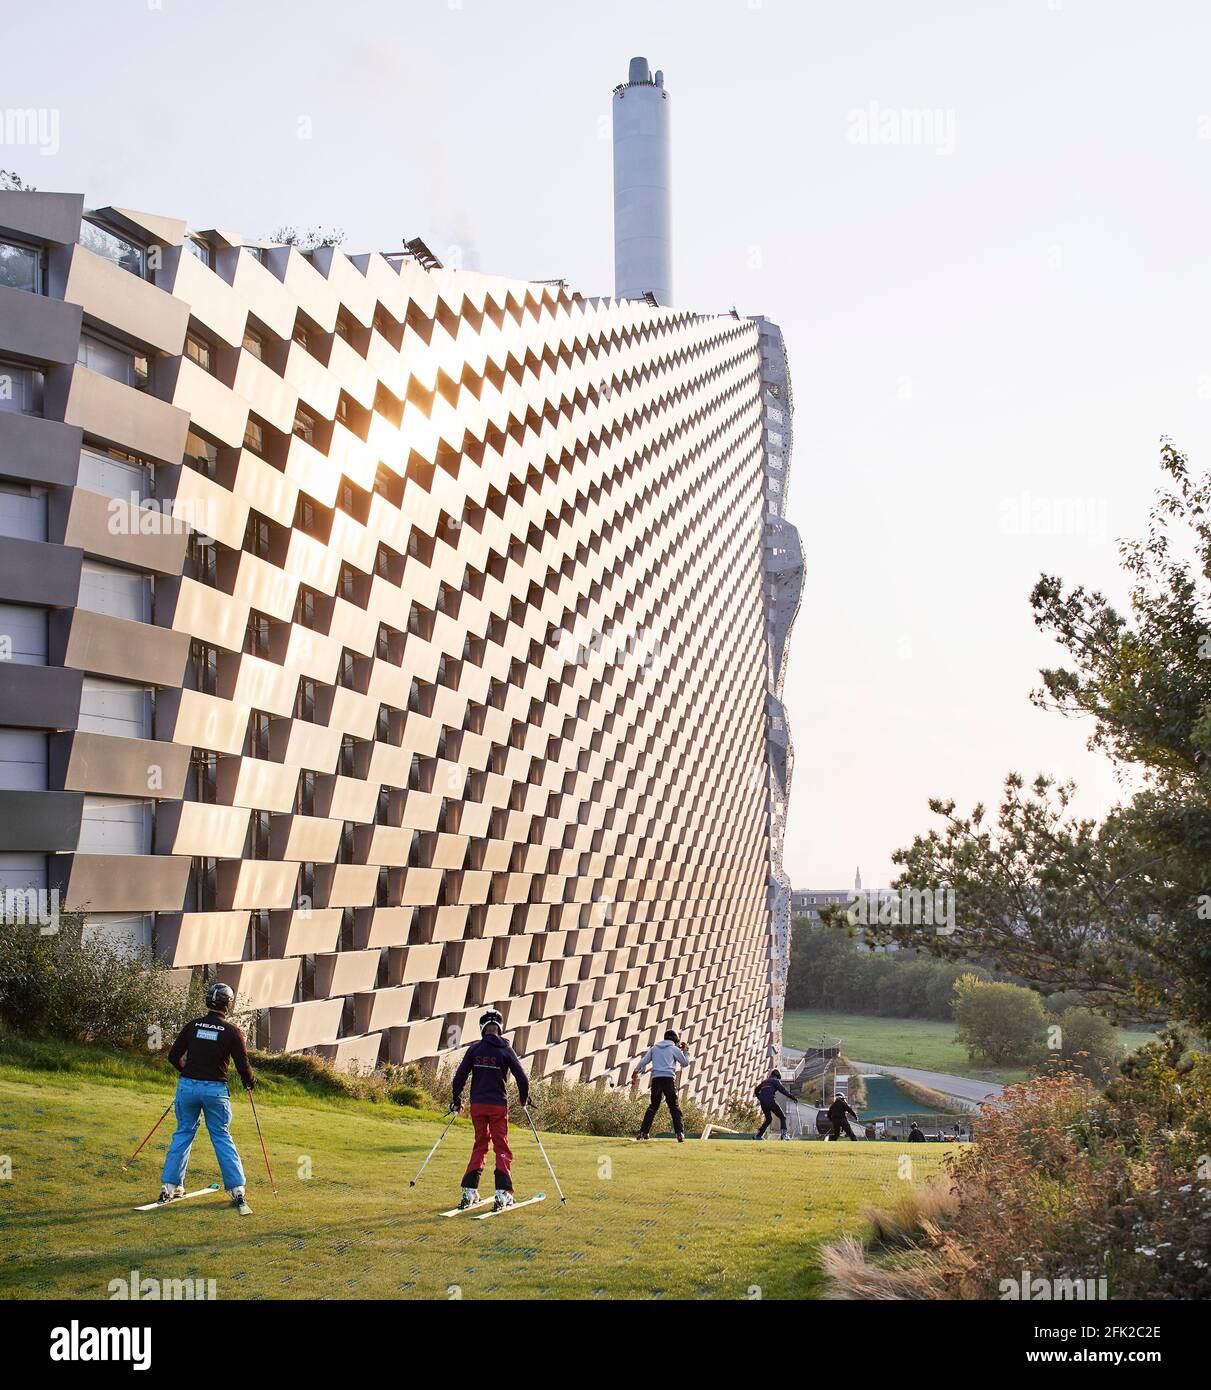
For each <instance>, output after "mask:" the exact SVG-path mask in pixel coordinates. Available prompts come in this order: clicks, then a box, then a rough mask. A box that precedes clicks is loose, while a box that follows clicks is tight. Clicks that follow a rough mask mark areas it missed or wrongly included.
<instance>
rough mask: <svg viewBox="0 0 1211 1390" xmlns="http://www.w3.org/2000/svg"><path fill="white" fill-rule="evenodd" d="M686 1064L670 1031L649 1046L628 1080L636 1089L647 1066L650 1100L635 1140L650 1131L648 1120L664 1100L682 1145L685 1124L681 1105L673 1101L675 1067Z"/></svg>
mask: <svg viewBox="0 0 1211 1390" xmlns="http://www.w3.org/2000/svg"><path fill="white" fill-rule="evenodd" d="M689 1064H690V1059H689V1054H688V1053H687V1052H685V1051H684V1049H683V1048H682V1046H681V1040H680V1038H678V1036H677V1034H676V1033H675V1032H674V1031H673V1030H672V1029H671V1028H670V1029H669V1030H668V1032H666V1033H665V1035H664V1037H663V1038H662V1039H661V1041H660V1042H658V1043H653V1044H652V1046H651V1047H649V1048H648V1050H647V1051H646V1052H645V1053H644V1054H643V1056H642V1057H641V1058H640V1059H639V1065H638V1066H637V1067H636V1068H635V1075H634V1076H632V1077H631V1085H632V1086H637V1085H638V1084H639V1078H640V1077H641V1076H642V1075H643V1073H644V1072H645V1071H647V1069H648V1068H649V1067H651V1069H652V1098H651V1100H650V1102H649V1103H648V1108H647V1113H646V1114H645V1115H644V1117H643V1124H642V1125H640V1127H639V1133H638V1134H637V1135H636V1136H635V1137H636V1138H637V1139H646V1138H647V1137H648V1135H649V1133H650V1132H651V1129H652V1121H653V1120H654V1119H655V1118H656V1112H657V1110H659V1109H660V1102H661V1101H664V1102H665V1104H666V1105H667V1106H668V1107H669V1114H670V1115H671V1116H672V1118H673V1131H674V1133H675V1134H676V1135H677V1142H678V1143H679V1144H684V1143H685V1122H684V1120H683V1119H682V1118H681V1106H680V1105H679V1104H678V1101H677V1079H676V1078H677V1068H678V1067H679V1066H682V1067H688V1066H689Z"/></svg>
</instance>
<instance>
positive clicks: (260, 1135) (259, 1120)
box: [244, 1086, 278, 1197]
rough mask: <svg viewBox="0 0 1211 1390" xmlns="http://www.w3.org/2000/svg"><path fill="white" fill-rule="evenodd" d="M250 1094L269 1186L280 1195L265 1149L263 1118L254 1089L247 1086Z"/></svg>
mask: <svg viewBox="0 0 1211 1390" xmlns="http://www.w3.org/2000/svg"><path fill="white" fill-rule="evenodd" d="M244 1089H245V1090H246V1091H247V1092H248V1104H249V1105H251V1106H252V1118H253V1119H254V1120H255V1121H256V1133H257V1138H258V1139H259V1140H260V1141H261V1153H262V1154H263V1155H264V1156H265V1171H266V1172H267V1173H268V1174H269V1186H270V1187H272V1188H273V1195H274V1196H275V1197H276V1196H277V1195H278V1185H277V1183H275V1182H274V1180H273V1169H272V1168H271V1167H270V1166H269V1150H268V1149H267V1148H266V1147H265V1136H264V1135H263V1134H262V1133H261V1117H260V1116H259V1115H258V1114H257V1112H256V1101H255V1100H253V1098H252V1087H251V1086H245V1087H244Z"/></svg>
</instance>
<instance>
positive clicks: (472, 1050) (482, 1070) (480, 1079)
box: [454, 1033, 530, 1105]
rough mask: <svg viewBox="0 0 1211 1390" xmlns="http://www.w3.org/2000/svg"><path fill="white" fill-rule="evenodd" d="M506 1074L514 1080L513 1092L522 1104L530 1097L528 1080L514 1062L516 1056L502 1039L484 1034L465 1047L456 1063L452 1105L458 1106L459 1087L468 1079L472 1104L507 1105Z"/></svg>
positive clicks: (460, 1100)
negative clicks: (517, 1095) (459, 1060)
mask: <svg viewBox="0 0 1211 1390" xmlns="http://www.w3.org/2000/svg"><path fill="white" fill-rule="evenodd" d="M510 1072H512V1073H513V1076H514V1077H515V1078H516V1080H517V1091H518V1094H519V1096H520V1098H521V1103H522V1104H523V1105H525V1103H526V1101H527V1100H528V1099H529V1098H530V1079H529V1077H528V1076H526V1073H525V1071H524V1070H523V1068H522V1065H521V1063H520V1062H519V1061H518V1060H517V1053H516V1052H514V1051H513V1049H512V1048H511V1047H510V1046H509V1044H508V1043H507V1042H506V1041H505V1040H504V1038H498V1037H497V1036H496V1035H495V1034H493V1033H489V1034H487V1035H486V1036H485V1037H482V1038H480V1039H479V1041H478V1042H473V1043H472V1044H471V1046H470V1047H469V1048H467V1050H466V1052H465V1053H464V1054H463V1059H462V1061H461V1062H460V1063H459V1064H458V1070H457V1071H456V1072H455V1073H454V1104H455V1105H459V1104H461V1103H462V1094H463V1087H464V1086H465V1085H466V1084H467V1078H468V1077H470V1078H471V1104H472V1105H508V1103H509V1097H508V1094H507V1092H506V1089H505V1087H506V1084H507V1082H508V1074H509V1073H510Z"/></svg>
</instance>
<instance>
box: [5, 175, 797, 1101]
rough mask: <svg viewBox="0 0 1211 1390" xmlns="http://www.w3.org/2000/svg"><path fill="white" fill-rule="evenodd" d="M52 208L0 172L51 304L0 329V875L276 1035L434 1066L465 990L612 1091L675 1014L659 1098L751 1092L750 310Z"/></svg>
mask: <svg viewBox="0 0 1211 1390" xmlns="http://www.w3.org/2000/svg"><path fill="white" fill-rule="evenodd" d="M81 214H82V205H81V200H80V199H78V198H71V197H67V196H66V195H49V194H25V193H16V192H14V193H2V194H0V240H5V239H7V240H8V241H9V242H10V243H11V244H14V245H16V246H18V248H21V247H28V248H32V249H33V250H34V251H35V252H36V254H37V255H38V256H39V257H40V258H41V271H40V280H39V285H40V290H41V297H42V300H43V302H44V303H45V304H46V305H47V306H49V310H50V311H49V312H48V313H47V314H41V313H39V312H37V311H38V310H39V309H40V307H41V306H40V305H39V304H38V303H37V302H35V299H36V296H35V295H26V297H24V298H22V299H21V300H20V307H21V310H22V313H21V315H20V316H19V318H20V322H12V323H10V328H11V331H10V332H7V333H6V334H4V335H3V341H4V342H5V344H6V346H5V348H4V354H3V358H2V359H0V380H3V379H6V377H7V379H9V380H10V381H15V382H16V386H15V388H14V389H13V390H12V391H10V397H11V399H10V400H9V401H8V403H7V405H6V410H5V411H0V483H2V485H3V486H4V488H5V490H6V491H5V493H4V494H0V496H3V497H4V498H6V499H7V498H10V497H11V498H12V499H15V500H13V502H12V504H11V506H12V515H13V516H16V517H17V518H18V521H17V522H12V523H10V524H9V525H8V529H7V530H6V531H5V532H4V534H7V535H9V536H11V537H12V538H13V540H14V542H15V541H16V540H17V539H18V538H21V539H22V544H28V543H29V542H31V541H32V542H34V543H35V549H36V548H37V545H38V544H39V543H40V544H41V545H42V546H43V547H44V548H46V549H47V550H48V553H49V552H50V551H52V550H53V551H55V552H58V551H59V550H62V551H63V553H64V555H65V556H66V557H68V560H69V563H68V564H66V565H58V566H54V567H48V568H47V571H46V576H47V578H46V585H47V587H46V592H45V594H42V591H41V590H40V589H39V587H38V583H37V582H34V580H33V578H32V577H31V576H30V575H28V574H26V573H25V569H26V568H28V566H24V567H23V565H22V564H18V563H16V561H15V560H14V559H11V558H10V559H9V560H8V561H6V562H5V563H4V564H2V565H0V582H2V581H7V582H8V583H9V585H10V587H11V589H12V592H11V593H8V592H0V614H3V615H8V619H9V623H10V626H18V625H21V624H28V623H32V624H33V625H34V628H35V633H34V636H33V637H32V638H30V639H29V643H28V645H30V651H29V652H28V653H27V654H26V655H25V656H21V655H18V657H17V658H16V659H17V661H18V662H19V663H21V664H24V665H26V666H28V668H29V670H30V677H29V678H28V679H25V680H24V681H22V680H17V679H14V672H15V671H16V668H15V666H13V665H10V666H9V667H8V670H7V672H0V676H3V679H2V680H0V692H4V691H7V692H8V693H7V694H6V696H5V700H6V704H5V707H4V708H3V709H0V726H2V727H0V740H2V739H3V738H4V737H5V735H6V734H8V735H11V739H12V747H13V748H15V749H17V750H18V753H16V754H14V756H15V757H22V758H26V759H27V762H25V763H21V764H20V766H21V767H22V769H24V770H23V771H22V772H21V773H20V777H26V778H28V779H30V780H26V781H20V780H19V777H18V773H16V772H14V771H13V770H12V768H9V771H8V772H7V773H5V774H4V775H5V776H6V777H7V779H8V780H7V781H5V782H4V785H5V786H10V785H13V786H18V787H20V788H22V789H23V790H24V793H25V796H24V799H23V800H22V802H21V804H22V805H24V806H25V807H27V808H33V807H35V806H36V808H37V812H36V814H34V813H32V811H29V812H27V814H26V815H25V819H26V821H27V825H26V829H25V833H24V837H23V838H22V839H21V840H20V842H19V843H20V845H21V854H20V855H15V854H13V853H8V852H7V851H6V850H5V846H4V845H0V871H2V872H3V874H4V882H5V883H8V884H11V885H13V886H16V885H17V884H19V883H20V882H21V881H22V876H23V875H24V876H25V877H26V881H28V876H29V874H30V873H31V872H36V867H35V869H31V863H33V861H31V859H30V851H31V850H32V851H34V852H35V854H36V852H37V851H39V850H41V851H43V852H44V854H43V859H44V863H45V870H44V872H45V884H46V885H48V886H56V887H59V888H60V889H61V892H62V895H63V903H64V906H65V907H66V908H68V909H75V910H80V911H84V912H86V913H87V914H88V915H89V918H90V920H92V921H94V922H95V923H96V924H97V925H98V926H99V927H101V928H103V929H107V930H111V931H119V930H123V929H125V928H126V927H127V926H128V925H130V924H131V923H133V924H134V926H135V928H136V929H137V930H141V931H143V932H145V933H146V934H147V935H148V936H150V937H151V939H152V940H154V945H155V948H156V950H157V951H158V952H159V953H160V954H161V955H162V956H163V958H164V959H166V960H167V961H168V962H169V963H170V964H171V965H173V966H174V967H178V968H180V969H182V970H185V969H191V970H196V969H198V968H206V969H207V970H209V971H210V972H211V973H213V974H217V975H218V976H219V977H220V978H222V979H224V980H227V981H228V982H229V983H231V984H232V985H233V986H234V987H235V988H236V990H237V994H238V996H239V1001H240V1005H241V1006H242V1007H245V1008H255V1009H257V1010H258V1011H259V1018H260V1022H259V1025H258V1029H259V1038H260V1041H261V1042H262V1043H264V1044H266V1045H269V1046H272V1047H275V1048H284V1049H299V1048H315V1049H317V1050H319V1051H320V1052H321V1053H322V1054H323V1055H324V1056H327V1057H329V1058H330V1059H332V1060H334V1061H336V1062H338V1063H340V1064H348V1065H360V1066H365V1065H373V1064H374V1062H375V1061H376V1060H385V1059H391V1060H395V1061H405V1060H411V1059H416V1058H422V1057H429V1056H434V1055H439V1054H441V1053H442V1052H444V1051H445V1050H446V1049H448V1048H449V1047H451V1046H453V1045H455V1044H456V1043H457V1041H458V1040H459V1039H460V1038H462V1037H463V1036H465V1035H466V1034H467V1033H468V1032H469V1031H472V1032H473V1031H474V1030H475V1026H476V1019H477V1017H478V1014H479V1013H480V1011H481V1010H482V1009H483V1008H484V1007H486V1006H488V1005H495V1006H496V1007H498V1008H500V1009H501V1010H502V1012H503V1013H504V1015H505V1020H506V1029H507V1032H508V1033H509V1035H510V1036H511V1038H512V1040H513V1042H514V1044H515V1046H516V1047H517V1050H518V1051H519V1053H521V1054H522V1056H523V1057H524V1058H525V1059H526V1060H527V1061H528V1062H529V1063H530V1064H531V1065H533V1066H534V1067H536V1068H537V1069H539V1070H540V1071H542V1072H543V1073H545V1074H547V1075H551V1074H554V1073H557V1072H562V1073H565V1074H567V1075H568V1076H569V1077H570V1078H573V1079H583V1080H592V1079H599V1078H605V1079H609V1080H613V1081H622V1080H624V1079H625V1078H626V1076H627V1075H628V1074H629V1070H630V1066H631V1064H632V1063H633V1060H634V1059H635V1058H636V1057H637V1056H638V1055H639V1054H640V1053H641V1052H642V1051H643V1050H644V1049H645V1048H646V1047H647V1046H648V1045H649V1044H650V1042H651V1041H652V1039H653V1036H654V1034H656V1032H657V1030H662V1029H663V1028H664V1027H666V1026H669V1025H672V1026H675V1027H677V1028H678V1029H679V1030H682V1031H683V1032H684V1033H686V1034H687V1035H688V1036H689V1038H690V1040H691V1042H692V1045H693V1065H692V1067H691V1069H690V1071H689V1073H688V1075H687V1078H686V1081H687V1085H688V1087H689V1089H690V1091H691V1092H692V1093H694V1094H696V1095H697V1096H698V1097H699V1098H700V1099H701V1100H702V1101H704V1102H705V1103H706V1104H708V1105H711V1104H717V1103H720V1102H722V1101H723V1100H724V1099H726V1098H727V1097H728V1096H730V1095H732V1094H734V1093H736V1092H738V1091H741V1090H747V1089H748V1087H749V1086H751V1083H752V1077H753V1074H754V1071H755V1070H756V1069H757V1068H759V1067H760V1065H761V1064H762V1062H763V1060H764V1058H765V1057H766V1056H767V1055H768V1054H769V1052H770V1050H771V1049H772V1048H775V1047H776V1046H777V1045H778V1043H779V1041H780V1037H779V1034H780V1006H779V1003H778V987H779V979H780V974H781V972H782V971H783V970H784V962H783V961H782V959H781V957H782V952H783V949H784V948H783V944H782V942H781V940H780V939H779V933H778V931H777V930H776V925H777V923H776V919H777V917H778V915H779V909H778V904H777V903H775V902H774V900H773V899H774V896H775V895H774V893H773V891H772V889H771V885H775V884H777V883H779V882H781V865H780V862H778V856H779V854H780V844H781V825H782V816H783V810H784V795H785V788H786V783H787V781H788V775H787V773H786V771H785V767H784V766H783V767H782V768H781V769H779V768H778V767H775V768H774V772H773V774H772V775H771V757H772V758H773V759H774V761H775V762H777V759H778V758H779V756H780V754H779V752H778V749H779V748H780V747H781V745H782V742H784V736H783V735H782V734H780V733H779V732H778V730H777V729H775V730H774V735H773V742H772V744H771V727H772V725H771V714H770V709H771V708H772V706H771V704H770V701H771V699H774V703H775V704H776V698H774V697H776V695H777V693H778V686H779V685H780V672H781V666H782V658H783V648H784V646H785V637H786V630H785V629H786V626H787V624H786V623H782V622H778V621H774V619H773V618H772V617H771V608H770V597H769V596H770V593H771V590H770V587H769V586H770V582H771V581H770V579H769V574H768V570H769V566H770V564H771V559H770V547H769V542H768V535H769V524H770V522H769V517H770V516H779V515H780V514H781V501H780V500H779V499H775V500H774V501H773V502H771V498H770V496H769V491H768V480H769V470H768V469H767V467H766V431H767V429H768V426H769V420H768V414H767V412H768V407H769V404H770V397H769V393H768V390H766V392H765V395H764V396H763V385H762V381H763V357H762V350H761V334H762V333H764V334H766V335H767V337H768V335H769V333H770V332H771V329H772V326H770V325H765V324H764V321H762V323H761V324H760V325H759V324H758V323H755V322H753V321H749V320H745V319H738V318H736V317H733V316H726V317H705V316H701V315H696V314H692V313H688V312H684V311H680V310H671V309H661V308H656V307H649V306H648V305H646V304H642V303H637V302H631V301H611V300H597V299H587V298H583V297H581V296H577V295H574V294H571V293H569V292H568V291H567V290H566V289H565V288H563V287H562V286H559V287H552V286H548V285H537V284H531V283H526V282H520V281H513V280H506V279H500V278H495V277H489V276H483V275H479V274H473V273H468V272H454V271H448V270H444V269H440V268H439V269H428V270H427V269H425V268H423V267H422V266H421V265H420V264H418V263H417V262H416V261H415V260H413V259H411V258H406V257H392V258H387V257H384V256H380V255H368V256H354V257H348V256H346V255H345V254H343V253H342V252H341V251H340V250H338V249H334V248H327V247H326V248H321V249H320V250H317V251H315V252H312V253H311V254H310V255H304V254H302V253H300V251H298V250H297V249H295V248H293V247H266V248H253V247H248V246H243V245H241V244H240V242H239V239H238V238H237V237H235V236H233V235H232V234H230V233H226V232H217V231H212V232H209V233H206V234H204V235H203V236H200V237H196V236H195V234H192V233H188V232H187V229H186V228H185V226H184V224H183V223H180V222H175V221H172V220H171V219H167V218H161V217H151V216H147V215H143V214H139V213H134V212H130V211H128V210H121V209H104V210H102V211H101V212H100V213H98V214H91V213H90V214H87V218H88V219H89V220H88V221H86V222H85V223H83V224H81V223H80V220H79V219H80V217H81ZM65 226H71V227H73V228H76V227H80V228H81V237H80V241H79V243H76V244H70V245H69V244H66V243H65V242H64V240H63V237H64V232H63V228H64V227H65ZM5 229H7V231H6V230H5ZM105 234H108V235H110V236H111V238H112V237H113V236H116V237H117V238H119V240H118V241H117V242H116V243H115V242H113V241H112V240H110V241H105V240H104V235H105ZM99 238H100V239H99ZM115 246H116V248H117V249H116V250H115ZM123 246H126V247H129V248H133V249H131V250H127V251H124V250H122V247H123ZM139 256H141V257H142V266H143V273H142V274H141V275H140V274H139V273H132V269H133V270H134V271H135V272H137V271H138V270H139V269H140V266H139V265H137V264H134V261H133V260H132V258H135V259H137V258H138V257H139ZM124 257H125V259H126V262H127V264H121V262H122V261H123V258H124ZM13 293H18V292H17V291H14V292H13ZM7 298H11V295H9V296H7V297H6V301H4V302H0V313H3V312H4V311H5V309H6V307H7ZM56 301H63V303H56ZM64 304H67V305H75V306H78V310H79V312H76V313H75V318H74V319H71V318H70V317H68V318H67V319H66V320H65V318H64V314H63V313H62V312H58V311H59V310H62V309H63V306H64ZM73 312H75V311H73ZM65 322H66V324H67V328H68V331H69V332H71V333H74V334H76V335H77V340H78V342H79V350H78V351H77V352H76V354H75V360H73V358H72V352H71V351H66V350H64V346H63V342H62V339H63V337H64V323H65ZM772 331H773V332H776V330H772ZM75 341H76V340H73V344H72V345H70V346H71V347H72V348H73V349H74V346H75ZM128 361H129V372H128V370H127V363H128ZM783 366H784V360H783ZM765 375H766V376H767V377H768V371H766V373H765ZM766 384H767V387H768V381H767V383H766ZM15 420H18V421H19V427H17V425H16V424H15V423H14V421H15ZM782 467H783V469H784V467H785V460H782ZM782 476H783V478H784V476H785V475H784V472H783V474H782ZM4 514H5V515H7V514H8V513H4ZM174 514H175V520H173V519H171V518H172V517H173V515H174ZM27 517H33V521H28V520H21V518H27ZM39 518H41V521H39ZM779 524H780V525H784V523H779ZM39 525H42V526H44V528H45V529H44V533H43V534H40V535H39V534H38V533H37V528H38V526H39ZM4 545H5V541H4V540H3V539H2V538H0V550H3V548H4ZM16 553H17V552H16V550H14V551H13V552H12V554H13V555H16ZM26 553H27V552H25V551H23V552H21V554H22V555H25V554H26ZM29 553H32V552H29ZM81 557H82V558H81ZM65 576H66V579H65ZM77 576H78V578H77ZM65 582H67V583H68V584H69V588H70V589H71V593H70V594H64V593H60V592H59V591H58V590H59V588H62V586H63V585H64V583H65ZM56 585H57V586H58V588H56V587H55V586H56ZM796 595H797V590H796ZM141 605H142V606H141ZM14 614H16V615H17V616H16V617H15V618H14V617H13V616H12V615H14ZM43 622H44V623H45V641H44V647H43V648H39V647H38V644H39V642H40V641H42V638H41V636H40V635H39V633H40V629H39V628H38V625H39V624H40V623H43ZM0 626H3V624H2V623H0ZM775 645H776V646H777V647H778V650H777V651H776V652H775V651H773V646H775ZM36 667H43V668H45V669H44V670H43V671H40V672H37V676H38V678H39V679H41V681H42V686H46V690H45V693H44V694H40V693H39V691H40V690H41V688H42V687H41V686H39V685H38V683H37V681H36V680H33V677H34V675H35V671H34V668H36ZM55 668H62V670H61V674H62V677H63V679H62V680H61V681H60V682H59V684H58V685H56V686H54V687H53V688H52V687H51V686H50V685H47V680H48V679H49V678H51V677H52V676H53V674H54V670H55ZM16 674H17V675H19V674H20V672H16ZM31 681H33V683H32V684H31ZM64 682H66V683H64ZM778 710H779V713H780V706H779V707H778ZM40 711H43V713H40ZM40 720H45V723H40ZM43 737H44V739H45V745H46V758H45V765H44V769H43V770H41V771H40V770H39V768H38V757H39V751H38V750H39V747H40V745H39V744H38V742H37V740H38V739H39V738H43ZM31 738H32V739H33V740H34V741H33V743H30V742H29V740H30V739H31ZM3 746H7V745H3ZM26 748H32V749H33V751H32V753H29V754H27V753H24V752H21V751H20V750H22V749H26ZM783 762H785V760H783ZM13 766H14V767H15V766H16V764H14V765H13ZM6 767H9V765H8V764H7V763H2V762H0V768H6ZM31 769H32V771H31ZM15 779H16V780H15ZM14 804H15V803H14V802H13V799H12V797H11V796H10V797H8V798H5V799H0V814H5V815H8V817H9V819H10V820H12V819H14V818H15V817H17V816H18V815H19V814H20V813H19V812H17V811H14V810H12V807H13V806H14ZM3 830H4V827H0V832H2V831H3ZM11 830H12V828H11V827H10V833H11ZM39 836H42V837H44V840H45V843H38V844H31V843H30V840H31V837H32V838H33V839H34V840H37V839H38V837H39ZM65 836H67V837H68V838H66V839H65V838H64V837H65Z"/></svg>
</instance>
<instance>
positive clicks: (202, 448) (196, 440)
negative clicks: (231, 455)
mask: <svg viewBox="0 0 1211 1390" xmlns="http://www.w3.org/2000/svg"><path fill="white" fill-rule="evenodd" d="M185 462H186V463H187V464H188V465H189V466H190V467H191V468H192V469H193V470H194V471H195V472H197V473H202V474H204V475H205V476H206V477H207V478H213V477H214V476H215V474H216V473H217V472H218V467H219V451H218V448H217V447H216V446H215V445H214V444H211V443H209V442H208V441H207V440H205V439H202V438H200V437H199V436H198V435H196V434H190V435H189V437H188V438H187V439H186V440H185Z"/></svg>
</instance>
